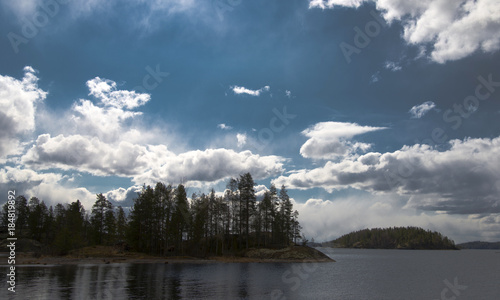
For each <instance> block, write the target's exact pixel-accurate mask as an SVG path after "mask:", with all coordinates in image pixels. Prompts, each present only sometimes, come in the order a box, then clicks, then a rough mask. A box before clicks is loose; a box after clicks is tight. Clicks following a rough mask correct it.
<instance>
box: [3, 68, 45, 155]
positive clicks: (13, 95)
mask: <svg viewBox="0 0 500 300" xmlns="http://www.w3.org/2000/svg"><path fill="white" fill-rule="evenodd" d="M37 82H38V77H37V76H36V72H35V70H34V69H33V68H32V67H25V68H24V77H23V78H22V79H21V80H19V79H15V78H12V77H9V76H2V75H0V162H1V161H2V160H3V159H5V158H6V157H7V156H8V155H15V154H19V152H20V150H21V149H20V143H21V138H22V136H23V135H25V134H28V133H32V132H33V131H34V130H35V111H36V106H37V104H39V103H40V102H42V101H43V100H44V99H45V97H46V95H47V93H46V92H44V91H43V90H41V89H40V88H38V85H37Z"/></svg>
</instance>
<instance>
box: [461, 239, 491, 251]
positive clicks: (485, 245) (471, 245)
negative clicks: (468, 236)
mask: <svg viewBox="0 0 500 300" xmlns="http://www.w3.org/2000/svg"><path fill="white" fill-rule="evenodd" d="M457 247H458V248H459V249H487V250H499V249H500V242H481V241H474V242H467V243H461V244H458V245H457Z"/></svg>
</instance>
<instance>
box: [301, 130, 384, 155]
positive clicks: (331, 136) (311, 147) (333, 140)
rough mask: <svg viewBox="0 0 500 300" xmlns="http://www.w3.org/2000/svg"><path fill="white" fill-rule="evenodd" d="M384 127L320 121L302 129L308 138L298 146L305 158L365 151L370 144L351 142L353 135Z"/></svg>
mask: <svg viewBox="0 0 500 300" xmlns="http://www.w3.org/2000/svg"><path fill="white" fill-rule="evenodd" d="M382 129H386V128H384V127H370V126H360V125H358V124H356V123H344V122H321V123H317V124H315V125H314V126H311V127H310V128H308V129H306V130H304V131H302V134H303V135H305V136H306V137H308V138H309V139H308V140H307V141H306V142H305V143H304V145H302V147H301V148H300V154H301V155H302V156H303V157H306V158H314V159H335V158H338V157H342V156H349V155H352V154H354V153H356V152H366V151H367V150H368V149H369V148H370V144H367V143H360V142H353V141H351V139H352V138H353V137H354V136H357V135H361V134H364V133H368V132H372V131H377V130H382Z"/></svg>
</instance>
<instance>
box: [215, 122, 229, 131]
mask: <svg viewBox="0 0 500 300" xmlns="http://www.w3.org/2000/svg"><path fill="white" fill-rule="evenodd" d="M217 128H219V129H222V130H231V129H233V127H231V126H229V125H226V124H224V123H222V124H219V125H217Z"/></svg>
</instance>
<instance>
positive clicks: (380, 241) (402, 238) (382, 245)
mask: <svg viewBox="0 0 500 300" xmlns="http://www.w3.org/2000/svg"><path fill="white" fill-rule="evenodd" d="M326 245H329V246H330V247H335V248H366V249H430V250H438V249H439V250H442V249H446V250H456V249H458V248H457V247H456V246H455V242H453V241H452V240H450V239H449V238H448V237H445V236H443V235H442V234H441V233H439V232H435V231H434V232H431V231H430V230H424V229H422V228H419V227H391V228H374V229H363V230H359V231H355V232H351V233H349V234H346V235H343V236H341V237H339V238H338V239H336V240H333V241H331V242H329V243H323V246H326Z"/></svg>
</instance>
